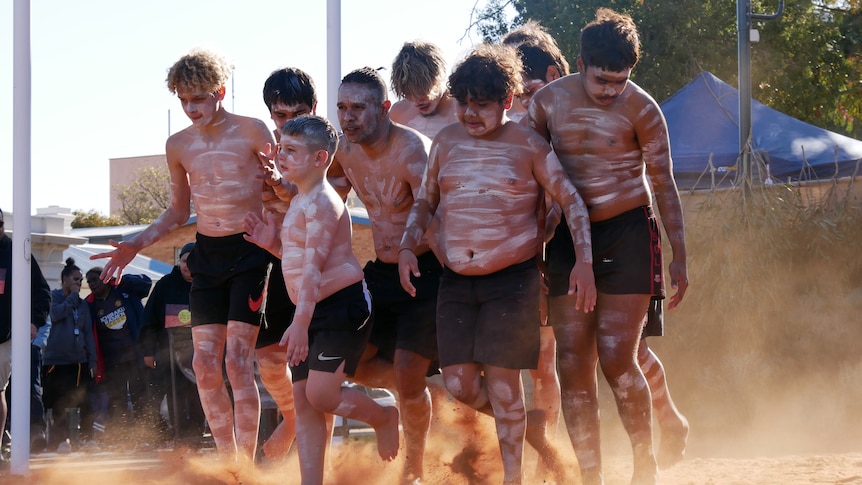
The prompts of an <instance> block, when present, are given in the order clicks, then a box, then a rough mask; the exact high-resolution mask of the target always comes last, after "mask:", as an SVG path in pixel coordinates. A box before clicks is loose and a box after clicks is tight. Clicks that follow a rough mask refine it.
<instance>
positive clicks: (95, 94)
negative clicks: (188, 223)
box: [0, 0, 486, 214]
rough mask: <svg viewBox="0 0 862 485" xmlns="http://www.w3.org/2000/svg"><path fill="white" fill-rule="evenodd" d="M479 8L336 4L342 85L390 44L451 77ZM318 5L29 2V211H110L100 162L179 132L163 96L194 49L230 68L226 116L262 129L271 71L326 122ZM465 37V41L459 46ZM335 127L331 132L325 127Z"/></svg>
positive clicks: (436, 1) (444, 3)
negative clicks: (313, 103) (436, 61)
mask: <svg viewBox="0 0 862 485" xmlns="http://www.w3.org/2000/svg"><path fill="white" fill-rule="evenodd" d="M14 1H15V0H9V1H3V2H0V147H2V148H0V150H2V151H0V208H2V209H3V210H4V211H11V212H15V210H14V207H13V187H12V165H13V163H12V160H13V136H12V130H13V48H14V45H13V38H14V37H13V29H14V26H13V22H12V15H13V4H14ZM485 3H486V0H342V1H341V25H342V29H341V41H342V42H341V43H342V54H341V60H342V63H341V73H340V74H341V75H344V74H346V73H347V72H349V71H351V70H353V69H356V68H358V67H362V66H372V67H375V68H376V67H381V66H384V67H387V71H386V72H384V73H383V74H384V78H386V79H387V80H388V79H389V71H388V68H390V67H391V65H392V59H393V58H394V57H395V55H396V54H397V53H398V50H399V49H400V48H401V45H402V44H403V43H404V42H406V41H410V40H415V39H421V40H425V41H429V42H433V43H435V44H437V45H438V46H440V47H441V48H442V49H443V51H444V52H445V54H446V57H447V60H448V62H449V67H450V69H451V67H452V66H453V65H454V64H455V62H456V61H457V60H458V59H459V58H460V57H461V56H463V55H464V54H465V53H466V52H467V51H468V50H469V49H470V47H471V46H472V45H474V44H475V43H477V42H480V41H481V38H480V36H478V35H477V34H476V33H475V32H470V33H468V32H467V29H468V27H469V25H470V22H471V11H472V10H473V8H474V6H478V7H479V8H481V7H482V6H483V5H484V4H485ZM326 4H327V2H326V1H325V0H278V1H275V0H246V1H242V2H240V1H238V0H234V1H227V0H206V1H204V0H183V1H176V0H148V1H146V2H119V1H116V0H78V1H75V2H70V1H68V0H32V1H31V7H30V9H31V13H30V20H31V27H30V38H31V41H30V52H31V55H30V58H31V78H32V82H31V99H32V101H31V103H32V115H31V116H32V120H31V126H32V128H31V137H32V142H31V160H32V165H31V177H32V184H31V185H32V193H31V211H30V212H31V213H35V212H36V209H37V208H40V207H47V206H49V205H58V206H61V207H67V208H70V209H72V210H84V211H89V210H96V211H98V212H100V213H102V214H107V213H108V206H109V189H110V187H109V181H108V165H109V164H108V160H109V159H111V158H123V157H134V156H143V155H157V154H163V153H164V146H165V140H166V139H167V137H168V135H169V134H170V133H175V132H177V131H179V130H182V129H183V128H185V127H186V126H188V124H189V123H188V118H186V116H185V114H184V113H183V112H182V109H181V108H180V104H179V101H178V100H177V99H176V97H174V96H173V95H171V94H170V93H169V92H168V90H167V88H166V86H165V76H166V74H167V69H168V68H169V67H170V66H171V65H172V64H173V63H174V62H175V61H176V60H177V59H179V58H180V57H181V56H183V55H184V54H186V53H187V52H188V51H189V50H191V49H193V48H195V47H206V48H210V49H213V50H215V51H217V52H219V53H221V54H222V55H224V56H225V58H227V59H228V60H229V62H231V63H232V65H233V66H234V76H233V79H232V80H231V81H229V84H228V85H227V95H226V96H225V107H226V108H227V109H228V111H232V112H235V113H237V114H241V115H246V116H252V117H255V118H259V119H262V120H263V121H265V122H266V123H267V125H271V124H272V123H271V121H270V120H269V113H268V111H267V109H266V106H265V105H264V103H263V101H262V98H261V89H262V87H263V82H264V80H265V79H266V77H267V76H268V75H269V73H270V72H272V71H273V70H275V69H277V68H280V67H284V66H294V67H299V68H301V69H303V70H305V71H306V72H308V73H309V74H310V75H311V76H312V78H314V80H315V84H316V85H317V89H318V92H319V94H318V98H319V105H318V111H317V112H318V114H321V115H326V113H327V107H328V106H329V104H328V99H327V94H326V92H325V91H326V75H327V68H326V26H327V19H326ZM468 34H469V35H468ZM336 125H337V122H336Z"/></svg>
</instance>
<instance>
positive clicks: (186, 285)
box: [138, 242, 287, 438]
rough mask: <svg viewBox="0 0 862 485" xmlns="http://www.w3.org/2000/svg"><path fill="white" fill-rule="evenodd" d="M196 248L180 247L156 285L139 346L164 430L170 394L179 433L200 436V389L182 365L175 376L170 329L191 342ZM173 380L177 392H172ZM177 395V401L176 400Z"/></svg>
mask: <svg viewBox="0 0 862 485" xmlns="http://www.w3.org/2000/svg"><path fill="white" fill-rule="evenodd" d="M194 247H195V243H194V242H190V243H186V244H185V245H184V246H183V247H182V249H180V254H179V259H178V261H177V264H176V266H174V268H173V269H172V270H171V272H170V273H169V274H167V275H165V276H164V277H163V278H162V279H160V280H159V281H158V282H157V283H156V284H155V286H154V287H153V292H152V293H151V294H150V297H149V298H148V299H147V305H146V306H145V307H144V314H143V326H142V328H141V335H140V337H139V338H138V345H139V346H140V349H141V352H142V353H143V356H144V366H145V368H146V370H145V371H144V372H145V374H146V375H147V376H148V379H147V383H148V384H149V393H148V395H149V397H150V398H151V399H150V401H149V407H150V413H152V414H154V415H155V418H156V419H157V422H158V423H161V424H162V425H163V428H162V430H164V429H166V428H165V427H164V422H163V421H162V420H159V419H158V417H159V409H160V407H161V403H162V399H163V398H164V397H165V395H167V398H168V411H169V412H170V413H172V414H171V418H172V419H173V421H174V422H173V426H174V427H175V428H176V430H177V433H178V436H186V437H189V438H193V437H197V438H200V436H201V434H202V433H203V425H204V416H203V409H201V400H200V397H198V390H197V387H196V386H195V385H194V383H193V382H192V381H191V380H189V379H187V378H186V377H185V376H184V375H183V373H182V371H181V370H180V369H179V368H176V369H175V370H174V372H173V376H172V374H171V361H170V359H171V346H170V340H169V332H170V336H172V337H173V338H174V339H175V341H176V340H182V341H185V342H190V341H191V338H192V331H191V326H190V325H191V311H190V310H189V293H190V292H191V289H192V273H191V271H189V266H188V259H189V255H190V254H191V252H192V249H194ZM285 366H287V361H285ZM172 379H173V382H174V386H175V389H174V391H175V392H176V394H174V393H173V392H172V391H171V380H172ZM174 398H176V400H177V402H174ZM175 410H176V412H175Z"/></svg>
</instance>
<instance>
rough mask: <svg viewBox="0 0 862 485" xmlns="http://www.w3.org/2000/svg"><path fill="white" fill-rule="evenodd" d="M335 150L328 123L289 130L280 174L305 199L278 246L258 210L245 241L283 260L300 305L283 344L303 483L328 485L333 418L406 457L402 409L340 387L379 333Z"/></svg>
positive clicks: (381, 449)
mask: <svg viewBox="0 0 862 485" xmlns="http://www.w3.org/2000/svg"><path fill="white" fill-rule="evenodd" d="M337 144H338V135H337V133H336V132H335V128H333V127H332V125H331V124H330V123H329V122H328V121H326V120H325V119H323V118H320V117H318V116H302V117H299V118H295V119H292V120H290V121H288V122H287V123H285V125H284V126H283V127H282V133H281V139H280V140H279V151H278V156H277V166H278V169H279V171H280V172H281V174H282V176H284V177H285V178H286V179H287V180H288V181H290V182H292V183H293V184H294V185H295V186H296V188H297V190H298V193H297V195H296V196H295V197H294V198H293V200H292V201H291V203H290V208H289V209H288V211H287V214H286V215H285V217H284V223H283V225H282V229H281V238H280V241H279V239H278V238H277V237H275V231H276V230H275V225H274V224H272V222H273V220H274V216H273V215H272V214H267V222H266V223H265V222H263V221H262V220H261V219H260V218H259V217H258V215H257V213H255V212H249V214H248V219H247V220H246V231H247V232H248V236H247V239H248V240H249V241H253V242H254V243H255V244H258V245H260V246H261V247H265V248H266V249H267V250H269V251H270V252H271V253H272V254H274V255H276V256H278V257H280V258H281V261H282V271H283V274H284V281H285V283H286V286H287V293H288V294H289V295H290V299H291V300H292V301H293V302H295V303H296V312H295V313H294V317H293V321H292V322H291V324H290V326H289V327H288V328H287V330H286V331H285V333H284V337H282V339H281V345H285V346H286V349H287V350H286V354H287V359H288V363H289V365H290V367H291V372H292V374H293V384H294V396H295V399H296V412H297V420H296V423H297V445H298V452H299V462H300V472H301V474H302V483H303V484H304V485H310V484H321V483H323V472H324V458H325V454H326V443H327V438H328V434H327V431H326V424H325V416H324V415H325V413H334V414H338V415H340V416H343V417H345V418H349V419H355V420H359V421H363V422H366V423H368V424H370V425H371V426H372V427H373V428H374V430H375V433H376V435H377V450H378V453H379V454H380V457H381V458H382V459H383V460H386V461H390V460H392V459H394V458H395V456H396V454H397V453H398V410H397V409H396V408H395V407H389V406H387V407H383V406H380V405H378V404H377V403H375V402H374V401H373V400H371V398H369V397H368V396H367V395H366V394H365V393H363V392H362V391H359V390H358V389H353V388H349V387H341V383H342V382H343V381H344V379H345V378H346V377H348V376H352V375H353V373H354V372H355V370H356V366H357V365H358V364H359V359H360V357H361V356H362V351H363V349H364V347H365V343H366V341H367V340H368V336H369V334H370V333H371V322H370V315H371V301H370V295H369V294H368V290H367V289H366V287H365V281H364V279H363V274H362V268H361V267H360V266H359V262H358V261H357V260H356V257H355V256H354V255H353V250H352V246H351V223H350V215H349V213H348V212H347V207H346V206H345V205H344V202H343V201H342V200H341V198H340V196H339V195H338V193H337V192H336V191H335V189H333V188H332V186H331V185H330V184H329V182H327V180H326V172H327V169H328V168H329V165H330V163H331V161H332V158H331V154H333V153H334V152H335V149H336V146H337Z"/></svg>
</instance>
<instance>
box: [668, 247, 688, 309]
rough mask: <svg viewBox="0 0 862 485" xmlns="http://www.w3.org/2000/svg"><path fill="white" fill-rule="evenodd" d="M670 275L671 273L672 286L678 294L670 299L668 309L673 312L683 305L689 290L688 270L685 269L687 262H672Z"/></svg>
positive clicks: (669, 268) (669, 269) (669, 270)
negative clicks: (686, 292)
mask: <svg viewBox="0 0 862 485" xmlns="http://www.w3.org/2000/svg"><path fill="white" fill-rule="evenodd" d="M668 273H670V286H671V288H673V289H675V290H676V293H674V294H673V296H671V297H670V302H669V303H668V304H667V309H668V310H673V309H674V308H676V306H677V305H679V304H680V303H682V299H683V297H684V296H685V291H686V290H687V289H688V270H687V269H686V267H685V261H682V262H678V261H677V260H676V259H674V260H673V261H671V262H670V266H669V267H668Z"/></svg>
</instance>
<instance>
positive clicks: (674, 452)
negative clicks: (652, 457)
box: [656, 418, 688, 470]
mask: <svg viewBox="0 0 862 485" xmlns="http://www.w3.org/2000/svg"><path fill="white" fill-rule="evenodd" d="M687 441H688V420H686V419H685V418H682V421H680V423H679V426H674V427H672V428H671V427H668V428H667V429H662V430H661V444H660V445H659V449H658V455H657V456H656V462H658V467H659V468H660V469H662V470H666V469H668V468H670V467H672V466H674V465H676V464H677V463H679V462H681V461H682V459H683V458H684V457H685V445H686V442H687Z"/></svg>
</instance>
